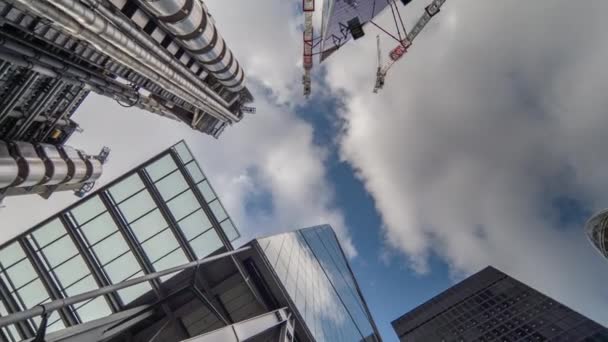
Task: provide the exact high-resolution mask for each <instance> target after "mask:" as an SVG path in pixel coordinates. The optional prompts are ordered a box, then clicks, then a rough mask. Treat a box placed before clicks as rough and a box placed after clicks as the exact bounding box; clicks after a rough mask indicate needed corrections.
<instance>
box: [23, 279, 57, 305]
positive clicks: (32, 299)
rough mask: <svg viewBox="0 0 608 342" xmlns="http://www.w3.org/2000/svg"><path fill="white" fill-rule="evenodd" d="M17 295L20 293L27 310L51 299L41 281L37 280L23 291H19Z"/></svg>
mask: <svg viewBox="0 0 608 342" xmlns="http://www.w3.org/2000/svg"><path fill="white" fill-rule="evenodd" d="M17 293H19V296H20V297H21V299H23V303H24V304H25V307H26V308H32V307H34V306H36V305H38V304H40V303H41V302H43V301H44V300H46V299H47V298H49V295H48V294H47V292H46V289H45V288H44V285H43V284H42V281H41V280H40V279H36V281H33V282H31V283H29V284H28V285H26V286H24V287H23V288H22V289H21V290H19V291H17Z"/></svg>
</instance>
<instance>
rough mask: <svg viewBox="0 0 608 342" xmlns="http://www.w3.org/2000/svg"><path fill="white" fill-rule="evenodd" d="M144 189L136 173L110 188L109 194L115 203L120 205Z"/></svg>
mask: <svg viewBox="0 0 608 342" xmlns="http://www.w3.org/2000/svg"><path fill="white" fill-rule="evenodd" d="M143 188H144V182H142V180H141V178H140V177H139V175H138V174H137V173H136V174H134V175H131V176H129V177H127V178H126V179H125V180H123V181H121V182H120V183H118V184H116V185H114V186H112V187H111V188H110V190H109V191H110V194H111V195H112V198H113V199H114V201H115V202H116V203H120V202H122V201H123V200H125V199H126V198H128V197H130V196H132V195H133V194H135V193H136V192H138V191H141V190H142V189H143Z"/></svg>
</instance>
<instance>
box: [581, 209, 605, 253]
mask: <svg viewBox="0 0 608 342" xmlns="http://www.w3.org/2000/svg"><path fill="white" fill-rule="evenodd" d="M585 231H586V233H587V237H588V238H589V241H591V244H593V246H594V247H595V248H596V249H597V250H598V251H599V252H600V253H601V254H602V255H603V256H604V257H605V258H608V210H603V211H601V212H599V213H597V214H595V215H594V216H593V217H591V218H590V219H589V221H587V223H586V224H585Z"/></svg>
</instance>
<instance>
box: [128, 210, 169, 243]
mask: <svg viewBox="0 0 608 342" xmlns="http://www.w3.org/2000/svg"><path fill="white" fill-rule="evenodd" d="M130 226H131V229H132V230H133V233H135V237H137V240H138V241H139V242H142V241H145V240H146V239H148V238H149V237H150V236H152V235H154V234H156V233H158V232H159V231H161V230H163V229H165V228H167V226H168V225H167V221H166V220H165V218H164V217H163V215H162V214H161V213H160V210H158V209H155V210H154V211H152V212H151V213H149V214H147V215H146V216H144V217H142V218H140V219H139V220H137V221H135V222H133V223H131V224H130Z"/></svg>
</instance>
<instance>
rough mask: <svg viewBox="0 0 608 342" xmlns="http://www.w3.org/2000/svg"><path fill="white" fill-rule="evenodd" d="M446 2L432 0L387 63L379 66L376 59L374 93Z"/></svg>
mask: <svg viewBox="0 0 608 342" xmlns="http://www.w3.org/2000/svg"><path fill="white" fill-rule="evenodd" d="M445 1H446V0H433V1H432V2H431V3H430V4H429V5H428V6H426V7H425V9H424V13H423V14H422V16H421V17H420V18H419V19H418V21H417V22H416V25H414V27H413V28H412V29H411V30H410V32H409V33H407V34H406V35H405V38H404V39H402V40H401V42H400V44H399V45H397V46H396V47H395V48H394V49H393V50H391V52H390V53H389V57H390V58H389V61H388V62H387V63H386V64H385V65H384V66H382V65H381V64H380V57H378V70H377V71H376V84H375V86H374V93H377V92H378V90H380V89H382V87H383V86H384V79H385V78H386V74H387V73H388V71H389V69H390V68H391V67H392V66H393V64H395V62H397V61H398V60H399V59H401V57H403V55H405V53H406V52H407V49H408V48H409V47H410V46H411V45H412V42H413V41H414V39H416V37H417V36H418V34H419V33H420V32H421V31H422V30H423V29H424V27H425V26H426V25H427V24H428V23H429V22H430V21H431V18H433V17H434V16H435V15H436V14H437V13H439V11H440V9H441V6H442V5H443V3H444V2H445ZM380 53H381V51H380V37H378V56H380Z"/></svg>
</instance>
